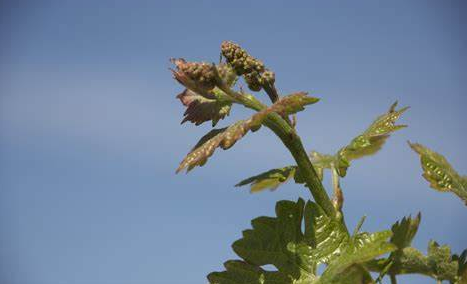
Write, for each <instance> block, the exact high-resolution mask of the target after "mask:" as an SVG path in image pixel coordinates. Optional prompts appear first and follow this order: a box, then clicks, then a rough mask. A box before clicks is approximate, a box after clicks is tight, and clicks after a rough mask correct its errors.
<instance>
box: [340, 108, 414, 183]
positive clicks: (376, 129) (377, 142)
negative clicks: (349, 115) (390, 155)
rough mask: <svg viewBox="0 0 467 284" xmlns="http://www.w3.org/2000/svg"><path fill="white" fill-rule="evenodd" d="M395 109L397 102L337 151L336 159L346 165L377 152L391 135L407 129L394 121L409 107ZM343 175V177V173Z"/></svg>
mask: <svg viewBox="0 0 467 284" xmlns="http://www.w3.org/2000/svg"><path fill="white" fill-rule="evenodd" d="M396 107H397V102H395V103H394V104H393V105H392V106H391V107H390V108H389V111H388V112H387V113H385V114H383V115H381V116H379V117H377V118H376V120H375V121H373V123H372V124H371V125H370V126H369V127H368V128H367V129H366V130H365V131H364V132H363V133H362V134H360V135H358V136H357V137H355V138H354V139H352V141H351V142H350V144H349V145H347V146H345V147H343V148H342V149H341V150H339V153H338V155H337V157H338V158H339V159H343V160H345V162H347V163H348V162H350V161H351V160H355V159H359V158H362V157H365V156H370V155H373V154H375V153H376V152H378V151H379V150H380V149H381V148H382V147H383V145H384V143H385V142H386V140H387V139H388V138H389V136H390V135H391V133H393V132H394V131H397V130H399V129H402V128H404V127H407V125H396V121H397V120H398V119H399V117H400V116H401V115H402V114H403V113H404V112H405V111H406V110H407V109H408V108H409V107H404V108H401V109H399V110H396ZM343 175H345V174H344V172H343Z"/></svg>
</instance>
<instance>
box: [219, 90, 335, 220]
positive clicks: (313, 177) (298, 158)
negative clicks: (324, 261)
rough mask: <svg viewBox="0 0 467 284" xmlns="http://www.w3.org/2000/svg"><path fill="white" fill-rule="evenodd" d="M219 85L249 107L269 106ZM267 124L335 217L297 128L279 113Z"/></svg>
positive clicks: (313, 191)
mask: <svg viewBox="0 0 467 284" xmlns="http://www.w3.org/2000/svg"><path fill="white" fill-rule="evenodd" d="M218 86H219V88H220V89H221V90H222V91H223V92H225V93H226V94H227V95H229V96H230V97H232V98H233V99H235V101H237V102H238V103H240V104H242V105H244V106H245V107H247V108H250V109H253V110H256V111H260V110H262V109H264V108H266V107H267V106H266V105H264V104H263V103H261V102H260V101H258V100H257V99H256V98H254V97H253V96H249V95H243V94H240V93H238V92H235V91H234V90H232V89H230V88H229V87H228V86H226V85H225V84H224V83H223V82H219V83H218ZM265 125H266V126H267V127H268V128H269V129H271V130H272V131H273V132H274V133H275V134H276V135H277V136H278V137H279V138H280V139H281V141H282V143H284V145H285V146H286V147H287V149H289V151H290V153H291V154H292V156H293V157H294V159H295V162H296V163H297V165H298V168H299V169H300V174H301V176H302V178H303V179H304V180H305V183H306V185H307V187H308V188H309V189H310V191H311V195H313V198H314V199H315V201H316V203H318V205H319V206H321V207H322V208H323V210H324V212H326V215H328V216H329V217H331V218H333V219H335V218H336V210H335V209H334V206H333V205H332V202H331V199H330V198H329V196H328V194H327V193H326V190H325V189H324V186H323V184H322V183H321V181H320V179H319V177H318V175H317V174H316V171H315V169H314V168H313V165H312V163H311V161H310V158H309V157H308V154H307V152H306V151H305V148H304V147H303V144H302V142H301V139H300V137H299V136H298V135H297V133H296V132H295V129H293V128H292V126H291V125H290V124H289V123H287V122H286V121H285V120H284V119H283V118H282V117H281V116H280V115H278V114H277V113H271V114H269V115H268V116H267V118H266V120H265Z"/></svg>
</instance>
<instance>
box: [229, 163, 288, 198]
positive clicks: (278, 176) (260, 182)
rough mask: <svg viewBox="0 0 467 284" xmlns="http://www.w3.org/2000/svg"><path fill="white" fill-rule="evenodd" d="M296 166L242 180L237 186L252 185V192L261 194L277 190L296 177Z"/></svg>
mask: <svg viewBox="0 0 467 284" xmlns="http://www.w3.org/2000/svg"><path fill="white" fill-rule="evenodd" d="M296 169H297V167H296V166H288V167H284V168H280V169H272V170H269V171H267V172H264V173H261V174H259V175H256V176H252V177H250V178H247V179H245V180H242V181H241V182H239V183H238V184H236V185H235V186H243V185H247V184H250V185H251V187H250V191H251V192H260V191H262V190H265V189H270V190H275V189H276V188H277V187H279V186H280V185H282V184H284V183H286V182H287V181H288V180H289V179H290V178H291V177H293V176H294V175H295V170H296Z"/></svg>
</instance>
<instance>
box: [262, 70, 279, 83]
mask: <svg viewBox="0 0 467 284" xmlns="http://www.w3.org/2000/svg"><path fill="white" fill-rule="evenodd" d="M261 82H262V83H263V84H268V85H270V86H272V85H274V83H275V82H276V75H275V74H274V72H272V71H271V70H266V71H264V72H263V73H262V74H261Z"/></svg>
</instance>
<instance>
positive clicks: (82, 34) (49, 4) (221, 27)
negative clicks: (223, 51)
mask: <svg viewBox="0 0 467 284" xmlns="http://www.w3.org/2000/svg"><path fill="white" fill-rule="evenodd" d="M8 2H9V1H4V2H2V5H3V6H2V7H1V9H0V41H1V42H2V44H1V45H0V133H1V136H0V277H1V280H2V281H1V282H2V283H6V284H65V283H66V284H75V283H76V284H78V283H96V284H97V283H108V284H119V283H122V284H123V283H138V284H139V283H141V284H143V283H165V284H176V283H177V284H178V283H180V284H181V283H206V280H205V275H206V274H208V273H209V272H211V271H214V270H220V269H221V267H222V263H223V262H224V261H225V260H227V259H229V258H233V257H234V254H233V252H232V250H231V248H230V244H231V243H232V242H233V241H234V240H236V239H238V238H239V237H240V234H241V231H242V230H244V229H246V228H249V226H250V225H249V222H250V220H251V219H252V218H254V217H256V216H259V215H273V211H274V204H275V202H276V201H278V200H281V199H292V200H294V199H296V198H298V197H299V196H301V197H303V198H309V193H308V192H307V190H306V189H304V188H302V187H301V186H296V185H294V184H288V185H286V186H284V187H282V188H280V189H279V190H278V191H276V192H273V193H269V192H266V193H262V194H255V195H251V194H249V193H248V191H247V190H246V189H245V190H242V189H238V188H234V187H233V185H234V184H235V183H236V182H238V181H239V180H241V179H243V178H245V177H247V176H249V175H251V174H255V173H258V172H260V171H264V170H267V169H270V168H273V167H279V166H283V165H288V164H290V163H292V158H291V157H290V155H289V153H287V151H286V150H285V149H284V148H283V147H282V146H281V144H280V143H279V141H278V140H277V139H276V138H275V137H274V136H273V135H272V133H271V132H270V131H268V130H267V129H262V130H261V131H259V132H257V133H254V134H249V135H248V136H247V137H245V138H244V139H243V140H242V141H240V142H239V143H238V144H236V145H235V147H233V148H232V149H230V150H229V151H222V150H219V151H218V152H216V153H215V155H214V156H213V157H212V158H211V159H210V160H209V162H208V164H207V165H206V166H204V167H202V168H197V169H195V170H194V171H192V172H191V173H190V174H188V175H184V174H180V175H175V173H174V172H175V168H176V167H177V166H178V163H179V162H180V160H181V159H182V158H183V156H184V155H185V154H186V152H187V151H188V150H189V149H190V148H191V147H192V146H193V145H194V144H195V143H196V141H197V140H198V139H199V137H200V136H202V135H203V134H204V133H206V132H207V131H209V129H210V128H209V125H202V126H199V127H195V126H194V125H190V124H188V123H187V124H184V125H180V121H181V120H182V112H183V107H182V106H181V105H180V103H179V102H178V101H177V100H176V99H175V95H176V94H178V93H179V92H180V91H181V90H182V88H181V86H179V85H177V83H176V82H175V81H174V80H172V78H171V74H170V73H169V71H168V68H169V67H170V64H169V61H168V59H169V58H170V57H185V58H187V59H189V60H205V61H217V60H218V58H219V46H220V43H221V42H222V41H223V40H234V41H236V42H238V43H240V44H242V45H243V46H244V47H245V48H246V49H248V50H249V51H250V52H251V53H252V54H253V55H255V56H257V57H260V58H261V59H263V61H264V62H265V63H266V65H267V66H268V67H270V68H271V69H273V70H274V71H275V72H276V78H277V86H278V88H279V89H280V91H281V92H282V93H288V92H293V91H310V92H311V93H313V94H314V95H315V96H318V97H320V98H321V99H322V100H321V101H320V102H319V103H318V104H316V105H313V106H310V107H309V108H307V110H306V111H305V112H302V113H300V114H299V116H298V119H299V121H298V131H299V133H300V135H301V136H302V138H303V141H304V143H305V146H306V147H307V149H309V150H312V149H316V150H319V151H322V152H333V151H336V150H337V149H338V148H339V147H341V146H342V145H344V144H345V143H347V142H348V141H349V140H350V139H351V138H352V137H353V136H354V135H355V134H357V133H358V132H359V131H362V130H363V129H365V127H366V126H367V125H368V124H369V123H370V122H371V121H372V119H373V118H374V117H375V116H376V115H379V114H380V113H382V112H384V111H386V110H387V108H388V107H389V106H390V104H391V103H392V102H393V101H395V100H399V102H400V104H401V105H410V106H411V107H412V108H411V109H410V111H409V112H407V114H406V115H405V116H404V117H403V119H402V121H403V123H406V124H409V128H407V129H404V130H402V131H400V132H399V133H397V134H396V135H394V137H392V138H391V139H390V140H389V141H388V143H387V145H386V146H385V148H384V149H383V150H382V151H381V153H379V154H378V155H376V156H374V157H370V158H366V159H363V160H361V161H357V162H355V163H354V165H353V166H352V168H351V169H350V170H349V174H348V177H346V178H345V179H344V180H343V181H342V187H343V189H344V193H345V198H346V203H345V205H344V206H345V207H344V210H345V213H346V220H347V223H348V224H349V226H350V227H354V226H355V224H356V223H357V222H358V220H359V219H360V217H361V216H362V215H364V214H367V215H368V218H367V221H366V222H365V224H364V227H363V229H365V230H369V231H376V230H383V229H387V228H390V226H391V224H392V223H394V222H395V221H396V220H398V219H400V218H402V217H403V216H404V215H408V214H416V213H417V212H418V211H422V224H421V228H420V230H419V234H418V236H417V238H416V240H415V242H414V245H415V246H416V247H417V248H419V249H422V250H425V248H426V245H427V243H428V241H429V240H430V239H435V240H437V241H438V242H440V243H442V244H445V243H447V244H450V245H451V246H452V248H453V250H454V251H455V252H459V251H461V250H462V249H464V248H465V247H466V244H467V231H466V230H465V229H463V227H462V224H465V220H466V218H467V210H466V208H465V206H463V204H462V202H460V201H459V200H458V199H457V198H456V197H455V196H453V195H451V194H442V193H439V192H435V191H433V190H431V189H429V188H428V185H427V184H426V182H425V181H424V180H422V178H421V176H420V175H421V170H420V167H419V162H418V159H417V157H416V155H415V154H414V153H413V152H411V150H410V149H409V148H408V147H407V145H406V140H411V141H417V142H422V143H424V144H426V145H427V146H430V147H431V148H433V149H435V150H437V151H440V152H442V153H443V154H445V155H446V157H447V158H448V159H449V160H450V161H451V162H452V164H453V165H454V166H455V167H456V168H457V169H458V170H459V171H460V172H461V173H467V163H466V161H467V159H466V158H467V150H466V148H465V140H466V139H467V136H466V134H465V133H466V131H465V130H466V129H465V118H466V115H465V106H466V103H467V98H466V90H467V78H466V76H467V72H466V70H465V68H466V66H467V38H466V36H465V31H464V32H462V30H463V27H465V16H466V12H467V10H466V5H465V4H462V3H461V2H462V1H385V2H383V1H296V2H293V3H292V2H291V1H229V2H227V1H170V2H169V1H17V2H14V3H13V1H10V2H11V3H8ZM259 96H262V98H263V99H264V97H265V96H264V95H263V94H259ZM249 114H251V112H249V111H248V110H245V109H242V108H236V109H234V110H233V111H232V113H231V116H230V117H229V118H227V119H226V120H225V121H222V122H221V123H220V125H221V126H223V125H228V123H230V122H232V121H235V120H236V119H240V118H244V117H246V116H248V115H249ZM463 145H464V146H463ZM326 182H327V183H329V179H326ZM400 280H401V282H402V283H426V281H427V279H426V278H423V277H401V278H400ZM428 281H429V280H428Z"/></svg>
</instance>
